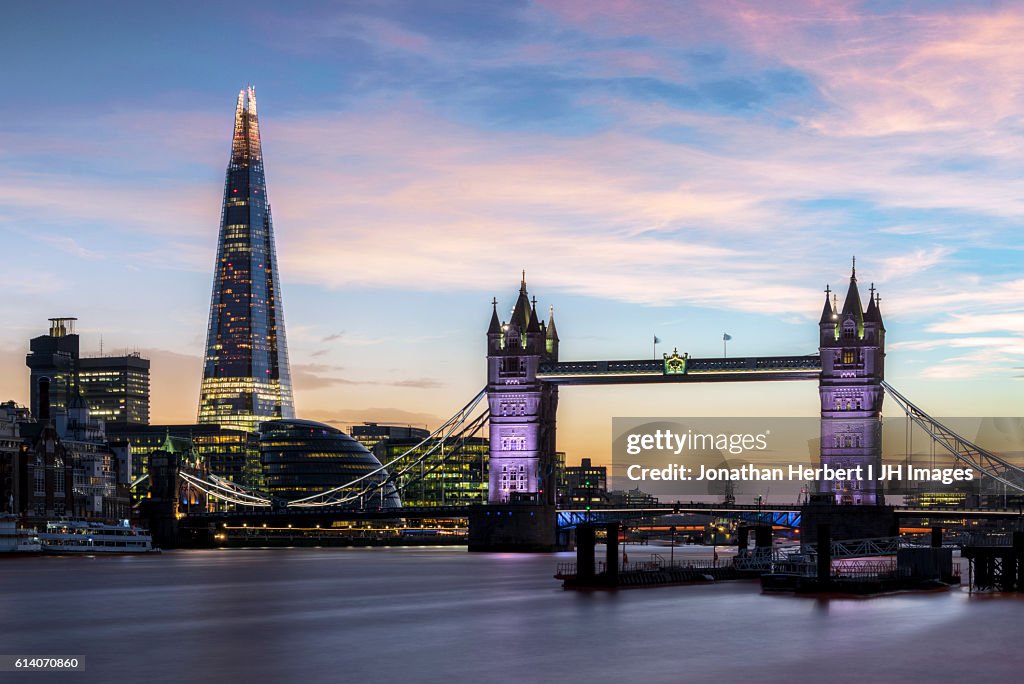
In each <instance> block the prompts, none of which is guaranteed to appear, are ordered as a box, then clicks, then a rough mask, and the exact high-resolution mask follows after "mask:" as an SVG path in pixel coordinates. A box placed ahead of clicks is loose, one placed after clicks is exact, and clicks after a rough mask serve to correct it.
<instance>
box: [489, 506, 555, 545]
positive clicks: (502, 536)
mask: <svg viewBox="0 0 1024 684" xmlns="http://www.w3.org/2000/svg"><path fill="white" fill-rule="evenodd" d="M556 530H557V518H556V514H555V507H554V506H548V505H542V504H535V503H513V504H485V505H482V506H474V507H473V508H472V509H471V510H470V512H469V550H470V551H505V552H508V551H511V552H523V553H531V552H549V551H554V550H555V545H556V541H557V540H556Z"/></svg>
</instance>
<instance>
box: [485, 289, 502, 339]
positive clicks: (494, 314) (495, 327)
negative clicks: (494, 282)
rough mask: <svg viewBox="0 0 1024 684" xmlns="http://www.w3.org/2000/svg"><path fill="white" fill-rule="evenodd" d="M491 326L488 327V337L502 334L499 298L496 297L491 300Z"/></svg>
mask: <svg viewBox="0 0 1024 684" xmlns="http://www.w3.org/2000/svg"><path fill="white" fill-rule="evenodd" d="M491 306H492V309H491V324H490V325H488V326H487V334H488V335H492V334H495V335H500V334H501V321H499V320H498V298H497V297H495V298H494V299H492V300H491Z"/></svg>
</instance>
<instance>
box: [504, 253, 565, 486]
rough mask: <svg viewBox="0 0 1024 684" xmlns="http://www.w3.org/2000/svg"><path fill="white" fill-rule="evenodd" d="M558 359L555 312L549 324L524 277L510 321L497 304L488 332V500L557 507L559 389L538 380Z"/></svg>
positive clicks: (552, 312) (552, 313)
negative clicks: (542, 370) (544, 368)
mask: <svg viewBox="0 0 1024 684" xmlns="http://www.w3.org/2000/svg"><path fill="white" fill-rule="evenodd" d="M557 360H558V332H557V330H556V329H555V314H554V310H553V309H552V311H551V314H550V317H549V319H548V321H547V323H545V322H544V321H542V320H540V317H539V316H538V314H537V299H536V298H534V299H533V301H532V303H531V301H530V299H529V294H528V292H527V289H526V273H525V271H524V272H523V280H522V283H521V284H520V287H519V296H518V298H517V299H516V304H515V307H514V308H513V309H512V316H511V318H510V319H509V320H508V321H507V322H502V321H500V320H499V319H498V301H497V299H495V300H494V302H493V309H492V312H491V323H490V325H489V327H488V328H487V399H488V403H489V406H490V410H491V418H490V442H491V449H490V452H491V455H490V467H489V470H490V475H489V481H488V502H489V503H492V504H503V503H515V502H528V501H532V502H536V503H540V504H549V505H553V504H554V503H555V496H556V484H557V483H556V482H555V475H556V473H555V412H556V411H557V409H558V387H557V386H555V385H553V384H550V383H544V382H541V381H540V380H538V378H537V372H538V370H539V368H540V365H541V363H544V362H553V361H557Z"/></svg>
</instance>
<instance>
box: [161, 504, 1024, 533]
mask: <svg viewBox="0 0 1024 684" xmlns="http://www.w3.org/2000/svg"><path fill="white" fill-rule="evenodd" d="M469 510H470V506H420V507H409V508H400V509H384V510H355V509H344V508H330V507H323V508H300V509H295V508H287V509H281V510H276V511H265V510H250V511H233V512H225V513H194V514H188V515H185V516H184V517H182V518H181V520H179V525H182V526H183V527H186V528H198V527H207V526H208V525H210V524H217V523H232V524H238V525H240V524H243V523H244V524H251V525H262V524H263V523H273V524H274V525H286V524H289V523H291V524H298V525H305V526H309V525H315V524H321V525H329V524H330V523H332V522H336V521H350V522H359V521H363V520H366V521H369V520H393V519H396V518H406V519H414V520H424V519H443V520H450V519H466V518H468V517H469ZM800 511H801V506H799V505H797V504H792V505H776V504H772V505H761V506H758V505H756V504H731V505H726V504H722V503H707V504H705V503H692V502H691V503H679V504H675V503H667V504H659V505H657V506H649V505H648V506H605V507H601V506H592V507H591V508H590V509H584V508H572V509H559V511H558V517H559V526H560V527H566V526H573V525H575V524H576V523H579V522H585V521H587V520H591V519H598V518H600V519H602V520H615V519H628V518H643V517H651V516H660V515H669V514H673V513H679V514H683V513H703V514H706V515H724V516H740V517H744V518H747V519H751V520H752V519H758V518H759V519H765V518H767V519H769V520H771V521H772V522H774V523H776V524H783V525H786V526H796V525H799V517H800ZM895 512H896V515H897V516H898V517H901V518H914V517H964V518H1020V517H1024V512H1022V511H1021V510H1019V509H1012V510H1011V509H986V508H914V507H906V506H897V507H896V508H895Z"/></svg>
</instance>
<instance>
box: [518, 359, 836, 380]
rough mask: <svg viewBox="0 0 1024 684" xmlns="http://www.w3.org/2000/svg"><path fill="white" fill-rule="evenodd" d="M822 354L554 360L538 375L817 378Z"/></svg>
mask: <svg viewBox="0 0 1024 684" xmlns="http://www.w3.org/2000/svg"><path fill="white" fill-rule="evenodd" d="M820 374H821V357H820V356H818V355H817V354H808V355H806V356H748V357H737V358H731V359H730V358H717V359H715V358H710V359H694V358H690V357H687V356H679V355H678V354H673V355H672V356H667V357H666V358H664V359H637V360H633V361H557V362H554V363H542V364H541V365H540V369H539V370H538V372H537V378H538V379H539V380H542V381H544V382H549V383H552V384H557V385H627V384H640V383H643V384H650V383H658V382H749V381H751V380H769V381H774V380H817V379H818V376H819V375H820Z"/></svg>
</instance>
